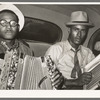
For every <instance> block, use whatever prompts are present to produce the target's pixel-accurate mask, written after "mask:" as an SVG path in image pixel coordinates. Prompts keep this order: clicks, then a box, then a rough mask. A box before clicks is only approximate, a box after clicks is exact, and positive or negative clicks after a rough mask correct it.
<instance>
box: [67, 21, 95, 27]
mask: <svg viewBox="0 0 100 100" xmlns="http://www.w3.org/2000/svg"><path fill="white" fill-rule="evenodd" d="M73 25H85V26H88V27H89V28H92V27H94V25H93V24H92V23H72V22H69V23H66V26H67V27H70V26H73Z"/></svg>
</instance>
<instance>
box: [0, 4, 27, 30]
mask: <svg viewBox="0 0 100 100" xmlns="http://www.w3.org/2000/svg"><path fill="white" fill-rule="evenodd" d="M3 10H10V11H12V12H14V13H15V14H16V15H17V16H18V19H19V23H18V24H19V25H20V27H19V31H21V30H22V28H23V26H24V22H25V19H24V15H23V14H22V12H21V11H20V10H19V9H18V8H17V7H16V6H15V5H13V4H1V5H0V11H3Z"/></svg>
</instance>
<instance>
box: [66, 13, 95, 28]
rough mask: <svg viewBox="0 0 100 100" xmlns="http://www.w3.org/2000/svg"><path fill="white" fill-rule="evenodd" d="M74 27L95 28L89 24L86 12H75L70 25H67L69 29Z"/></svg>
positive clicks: (72, 14)
mask: <svg viewBox="0 0 100 100" xmlns="http://www.w3.org/2000/svg"><path fill="white" fill-rule="evenodd" d="M72 25H86V26H88V27H90V28H91V27H94V25H93V24H92V23H89V17H88V15H87V13H86V12H84V11H75V12H72V13H71V19H70V22H69V23H66V26H67V27H70V26H72Z"/></svg>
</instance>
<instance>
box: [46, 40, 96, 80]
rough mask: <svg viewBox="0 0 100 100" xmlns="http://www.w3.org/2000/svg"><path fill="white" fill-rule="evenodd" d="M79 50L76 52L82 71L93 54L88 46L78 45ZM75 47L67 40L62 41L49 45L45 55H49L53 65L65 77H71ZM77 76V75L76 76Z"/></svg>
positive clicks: (92, 57)
mask: <svg viewBox="0 0 100 100" xmlns="http://www.w3.org/2000/svg"><path fill="white" fill-rule="evenodd" d="M79 48H80V50H79V51H78V53H77V56H78V60H79V65H80V67H81V70H82V72H83V71H84V67H85V66H86V65H87V64H88V63H89V62H90V61H91V60H93V59H94V58H95V56H94V54H93V53H92V51H91V50H90V49H89V48H86V47H84V46H82V45H80V47H79ZM74 51H75V49H74V48H73V47H72V46H71V45H70V43H69V42H68V40H67V41H63V42H60V43H57V44H55V45H53V46H51V47H50V48H49V49H48V50H47V52H46V55H50V56H51V58H52V60H53V61H54V62H55V65H56V66H57V68H58V69H59V70H60V72H61V73H62V74H63V76H64V77H65V78H67V79H71V71H72V69H73V67H74V55H75V52H74ZM76 77H77V76H76Z"/></svg>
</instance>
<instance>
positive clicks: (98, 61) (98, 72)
mask: <svg viewBox="0 0 100 100" xmlns="http://www.w3.org/2000/svg"><path fill="white" fill-rule="evenodd" d="M84 71H85V72H91V73H92V81H91V82H90V83H89V84H87V85H84V87H83V88H84V89H85V90H95V89H97V88H98V87H100V55H98V56H97V57H96V58H95V59H93V60H92V61H91V62H90V63H89V64H87V65H86V66H85V70H84Z"/></svg>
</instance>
